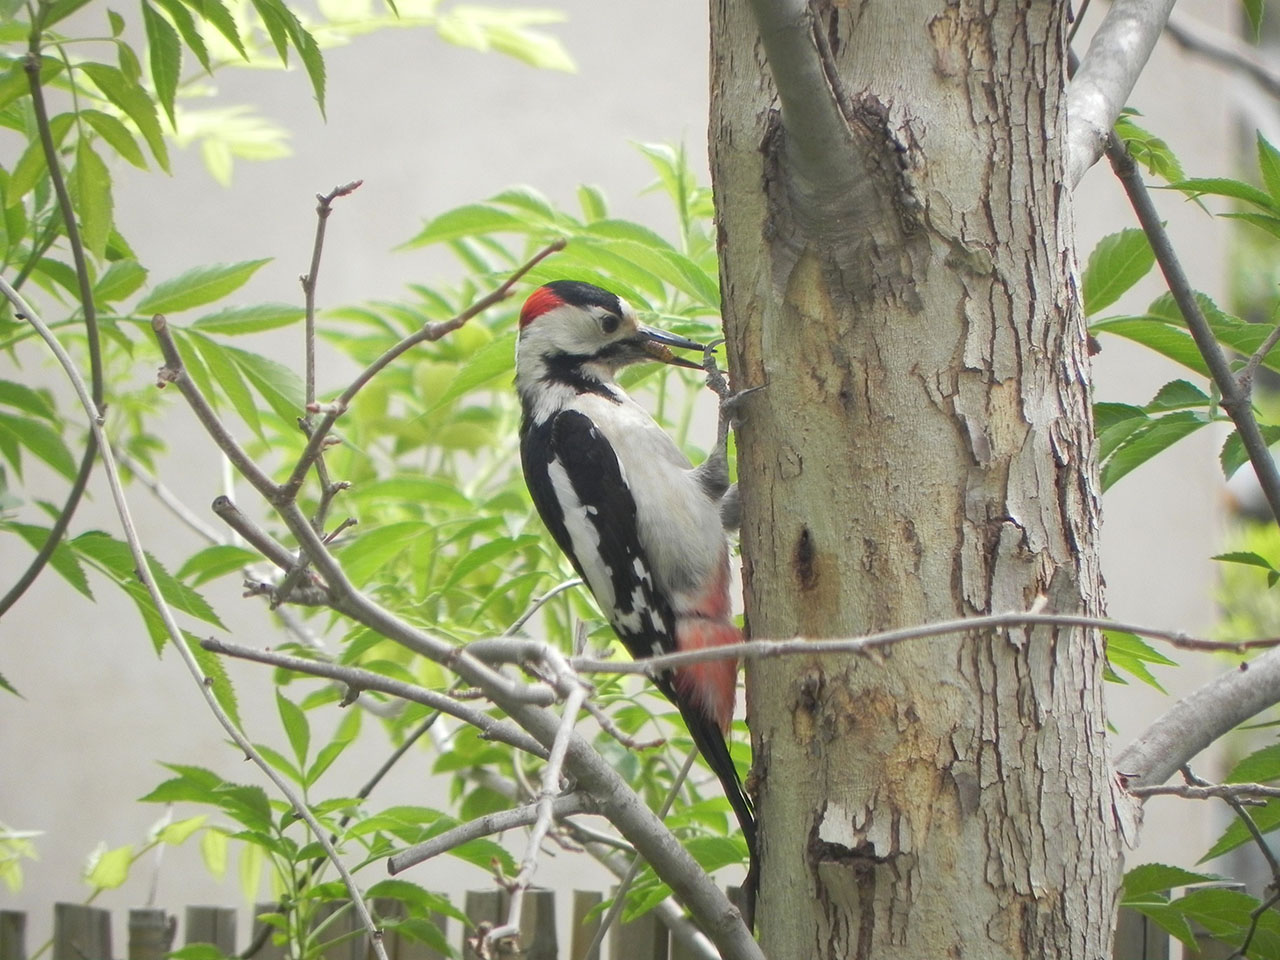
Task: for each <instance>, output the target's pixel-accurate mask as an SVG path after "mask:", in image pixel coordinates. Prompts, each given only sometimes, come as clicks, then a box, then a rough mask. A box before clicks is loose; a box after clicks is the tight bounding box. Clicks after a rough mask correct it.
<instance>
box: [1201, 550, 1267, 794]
mask: <svg viewBox="0 0 1280 960" xmlns="http://www.w3.org/2000/svg"><path fill="white" fill-rule="evenodd" d="M1215 559H1216V558H1215ZM1259 559H1261V558H1259ZM1263 562H1264V563H1265V561H1263ZM1269 780H1280V744H1271V745H1270V746H1267V747H1262V748H1261V749H1260V750H1255V751H1254V752H1253V753H1251V754H1249V755H1248V756H1247V757H1245V758H1244V759H1243V760H1241V761H1240V762H1239V763H1237V764H1236V765H1235V766H1234V767H1233V768H1232V769H1231V773H1229V774H1228V775H1227V776H1226V777H1225V778H1224V780H1223V782H1224V783H1266V782H1267V781H1269Z"/></svg>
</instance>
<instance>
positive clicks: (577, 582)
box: [502, 577, 582, 637]
mask: <svg viewBox="0 0 1280 960" xmlns="http://www.w3.org/2000/svg"><path fill="white" fill-rule="evenodd" d="M580 586H582V578H581V577H574V578H573V579H572V580H565V581H564V582H563V583H557V584H556V585H555V586H554V587H552V588H551V589H550V590H548V591H547V592H546V593H544V594H543V595H542V596H540V597H534V598H533V600H532V601H531V602H530V604H529V608H528V609H527V610H525V612H524V613H522V614H520V616H519V617H517V618H516V620H515V622H514V623H512V624H511V626H509V627H507V629H505V630H503V631H502V635H503V636H504V637H514V636H515V635H516V634H517V633H519V632H520V631H521V630H522V629H523V628H524V625H525V624H526V623H528V622H529V621H530V620H532V619H533V617H534V615H535V614H537V612H538V611H539V610H541V609H542V608H543V607H545V606H546V605H547V604H548V603H550V602H551V601H552V600H554V599H555V598H556V597H558V596H559V595H560V594H562V593H564V592H565V591H566V590H572V589H573V588H574V587H580Z"/></svg>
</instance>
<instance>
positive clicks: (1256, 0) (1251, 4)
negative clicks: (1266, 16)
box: [1244, 0, 1267, 43]
mask: <svg viewBox="0 0 1280 960" xmlns="http://www.w3.org/2000/svg"><path fill="white" fill-rule="evenodd" d="M1266 8H1267V3H1266V0H1244V12H1245V14H1246V15H1247V16H1248V17H1249V26H1250V27H1251V28H1252V29H1253V42H1254V43H1257V42H1258V40H1259V39H1260V38H1261V37H1262V14H1263V11H1264V10H1266Z"/></svg>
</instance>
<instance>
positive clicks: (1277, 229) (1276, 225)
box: [1222, 212, 1280, 237]
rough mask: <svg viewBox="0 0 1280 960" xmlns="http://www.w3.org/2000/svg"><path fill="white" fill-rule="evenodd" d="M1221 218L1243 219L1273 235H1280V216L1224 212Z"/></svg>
mask: <svg viewBox="0 0 1280 960" xmlns="http://www.w3.org/2000/svg"><path fill="white" fill-rule="evenodd" d="M1222 217H1223V219H1229V220H1243V221H1244V222H1245V223H1247V224H1250V225H1251V226H1255V227H1258V228H1259V229H1260V230H1265V231H1266V232H1267V233H1269V234H1271V236H1273V237H1280V217H1273V216H1270V215H1269V214H1265V213H1234V212H1233V213H1224V214H1222Z"/></svg>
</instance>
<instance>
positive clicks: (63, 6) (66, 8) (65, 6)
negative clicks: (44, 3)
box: [43, 0, 90, 30]
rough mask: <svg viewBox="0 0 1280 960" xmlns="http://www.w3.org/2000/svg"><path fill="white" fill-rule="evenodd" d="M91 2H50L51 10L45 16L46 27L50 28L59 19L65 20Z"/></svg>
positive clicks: (67, 0) (88, 0)
mask: <svg viewBox="0 0 1280 960" xmlns="http://www.w3.org/2000/svg"><path fill="white" fill-rule="evenodd" d="M89 2H90V0H56V2H54V3H52V4H50V6H49V10H48V12H47V13H46V14H45V16H44V21H43V23H44V29H46V30H48V29H49V28H50V27H52V26H53V25H54V24H55V23H57V22H58V21H59V20H64V19H66V18H67V17H69V16H71V14H73V13H75V12H76V11H77V10H79V9H80V8H81V7H83V6H85V5H86V4H88V3H89Z"/></svg>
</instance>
